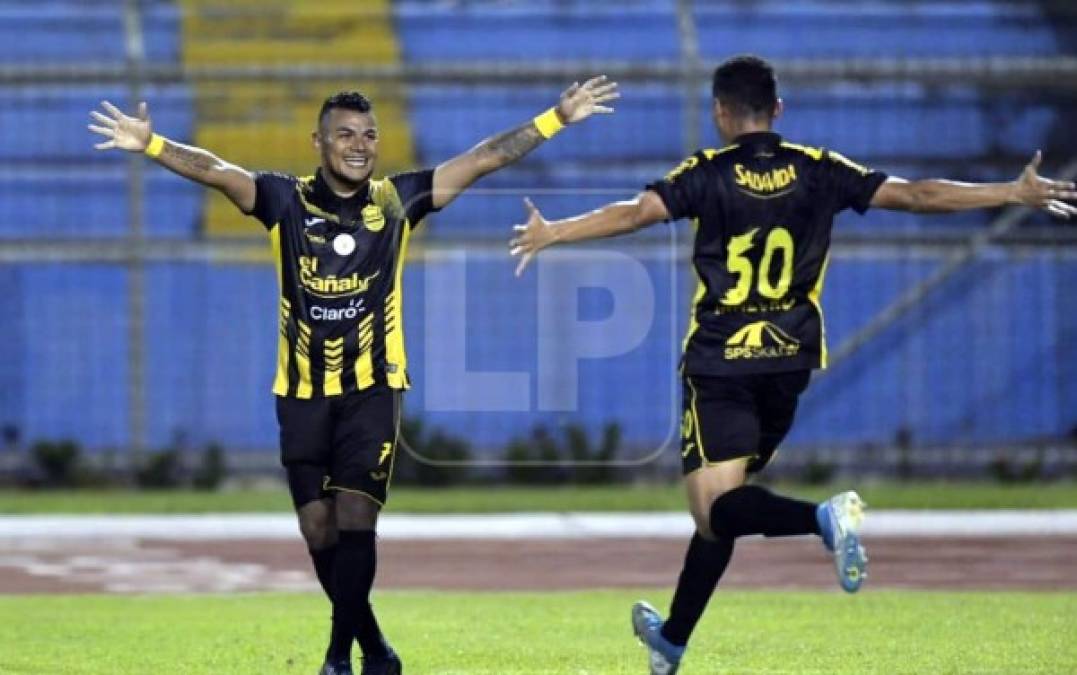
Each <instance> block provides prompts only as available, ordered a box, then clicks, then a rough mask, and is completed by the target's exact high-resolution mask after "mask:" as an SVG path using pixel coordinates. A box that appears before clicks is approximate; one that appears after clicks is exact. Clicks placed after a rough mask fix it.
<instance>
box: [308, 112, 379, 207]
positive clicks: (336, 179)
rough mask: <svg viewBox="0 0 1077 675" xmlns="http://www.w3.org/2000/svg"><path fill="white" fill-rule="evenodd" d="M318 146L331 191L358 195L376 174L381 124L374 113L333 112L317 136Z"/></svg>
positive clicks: (324, 119)
mask: <svg viewBox="0 0 1077 675" xmlns="http://www.w3.org/2000/svg"><path fill="white" fill-rule="evenodd" d="M314 146H315V147H316V148H317V149H318V152H319V153H320V155H321V166H322V171H323V173H324V174H326V180H327V181H328V182H329V183H330V187H332V188H333V189H334V190H343V191H344V192H354V191H355V190H357V189H359V187H360V186H361V185H362V184H363V182H365V181H367V180H369V179H370V176H371V174H372V173H373V172H374V164H375V161H376V160H377V158H378V122H377V120H376V119H375V118H374V114H373V113H372V112H365V113H364V112H358V111H356V110H349V109H347V108H330V109H329V110H327V111H326V112H325V115H323V116H322V119H321V123H320V124H319V128H318V131H316V132H314ZM334 183H336V185H334Z"/></svg>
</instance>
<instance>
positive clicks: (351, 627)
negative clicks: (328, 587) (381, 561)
mask: <svg viewBox="0 0 1077 675" xmlns="http://www.w3.org/2000/svg"><path fill="white" fill-rule="evenodd" d="M376 567H377V557H376V550H375V546H374V531H373V530H340V539H339V541H338V542H337V554H336V560H335V561H334V564H333V593H332V598H333V634H332V637H331V639H330V643H329V651H328V652H327V653H326V658H330V659H334V660H340V659H347V658H350V656H351V642H352V639H353V638H354V639H356V640H358V641H359V646H360V647H361V648H362V650H363V654H366V655H369V656H382V655H384V654H385V653H386V651H385V643H384V642H383V640H382V637H381V630H380V628H379V627H378V622H377V619H375V618H374V610H373V609H372V608H371V607H370V588H371V586H373V585H374V571H375V569H376Z"/></svg>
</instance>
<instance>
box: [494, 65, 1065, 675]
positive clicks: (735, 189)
mask: <svg viewBox="0 0 1077 675" xmlns="http://www.w3.org/2000/svg"><path fill="white" fill-rule="evenodd" d="M713 97H714V103H713V116H714V122H715V124H716V125H717V127H718V131H719V133H720V135H721V137H722V140H723V142H724V143H725V144H726V145H725V147H722V148H721V149H718V150H713V149H706V150H700V151H699V152H696V153H695V154H693V155H692V156H691V157H689V158H688V159H686V160H685V161H684V162H682V163H681V164H680V166H678V167H677V168H675V169H674V170H673V171H672V172H670V173H669V175H667V176H666V177H665V178H664V179H662V180H659V181H656V182H654V183H651V184H650V185H648V186H647V187H646V189H645V190H644V191H643V192H641V193H640V194H638V195H637V196H636V197H635V198H634V199H631V200H629V201H624V202H617V203H613V204H609V205H607V206H604V207H602V208H600V209H598V210H596V211H593V212H591V213H588V214H586V215H580V216H577V217H572V218H567V219H564V220H559V221H554V222H547V221H546V220H545V219H544V218H543V217H542V215H541V214H540V213H539V211H538V210H537V209H536V208H535V207H534V205H532V204H531V202H530V201H527V202H526V206H527V209H528V211H529V218H528V221H527V223H526V225H519V226H517V227H516V231H517V234H516V236H515V238H514V239H513V240H512V241H511V242H510V247H511V248H510V251H511V253H512V255H514V256H521V259H520V262H519V265H518V266H517V270H516V272H517V274H518V275H519V274H520V273H521V272H522V271H523V270H524V268H525V267H526V265H527V264H528V263H529V262H530V260H531V259H532V258H533V256H534V255H535V254H536V253H538V252H539V251H540V250H542V249H544V248H547V247H549V246H552V245H554V244H563V243H568V242H575V241H582V240H585V239H594V238H597V237H609V236H615V235H619V234H625V233H628V232H632V231H634V230H638V229H640V228H642V227H645V226H647V225H651V224H653V223H657V222H659V221H670V220H678V219H681V218H691V219H693V220H694V221H695V224H696V234H695V244H694V248H693V254H692V264H693V266H694V268H695V271H696V273H697V274H698V277H699V287H698V290H697V292H696V294H695V298H694V301H693V307H692V312H691V320H690V325H689V328H688V335H687V337H686V338H685V342H684V354H683V358H682V361H681V376H682V379H683V423H682V428H681V432H682V433H681V459H682V469H683V472H684V476H685V483H686V488H687V494H688V506H689V510H690V511H691V514H692V517H693V519H694V521H695V525H696V533H695V535H694V536H693V537H692V540H691V542H690V543H689V545H688V552H687V555H686V558H685V561H684V567H683V569H682V571H681V574H680V578H679V581H678V583H677V588H676V591H675V593H674V596H673V601H672V605H671V607H670V615H669V619H668V620H667V621H665V622H663V621H662V618H661V617H660V615H659V614H658V612H657V611H655V609H654V608H653V607H651V606H650V605H648V604H647V603H645V602H640V603H637V604H636V605H635V606H634V607H633V608H632V625H633V629H634V631H635V633H636V635H637V636H638V637H639V639H640V640H641V642H642V643H643V644H644V645H645V646H646V648H647V650H648V655H649V659H650V668H651V673H652V674H655V675H659V674H661V675H666V674H669V673H674V672H676V671H677V668H678V664H679V663H680V661H681V658H682V656H683V655H684V651H685V645H687V643H688V638H689V636H690V635H691V633H692V630H693V628H694V627H695V625H696V623H697V622H698V621H699V619H700V617H701V616H702V614H703V611H704V609H705V607H706V605H707V602H708V601H709V599H710V596H711V594H712V592H713V591H714V588H715V586H716V584H717V583H718V580H719V579H720V578H721V576H722V573H723V571H724V570H725V568H726V565H727V564H728V563H729V560H730V557H731V556H732V553H733V545H734V541H735V540H736V538H737V537H741V536H744V535H752V534H762V535H765V536H768V537H778V536H790V535H806V534H814V535H817V536H819V537H821V539H822V542H823V545H824V546H825V547H826V548H827V549H829V550H831V551H833V553H834V562H835V566H836V570H837V575H838V580H839V582H840V584H841V587H842V588H843V589H845V590H846V591H848V592H850V593H852V592H855V591H856V590H857V589H858V588H859V587H860V585H861V583H863V581H864V578H865V573H866V567H867V558H866V556H865V555H864V550H863V548H862V546H861V544H860V539H859V535H858V528H859V525H860V522H861V517H862V509H863V507H864V504H863V503H862V502H861V500H860V498H859V497H858V496H857V494H856V493H855V492H845V493H842V494H839V495H836V496H834V497H832V498H830V499H829V500H827V501H825V502H823V503H822V504H813V503H810V502H806V501H800V500H796V499H790V498H788V497H783V496H779V495H777V494H774V493H772V492H770V491H768V490H766V489H765V488H763V487H760V486H758V485H747V484H746V479H747V477H748V475H749V474H752V473H754V472H756V471H759V470H760V469H762V468H763V467H764V466H765V465H766V464H767V462H768V461H769V460H770V458H771V456H772V455H773V454H774V451H775V450H776V448H777V447H778V445H779V443H780V442H781V441H782V439H783V438H784V437H785V435H786V432H788V431H789V428H790V425H791V424H792V422H793V415H794V413H795V412H796V407H797V399H798V397H799V396H800V394H801V393H802V392H803V391H804V389H805V387H807V385H808V380H809V378H810V373H811V370H812V369H814V368H822V367H825V366H826V347H825V344H824V336H823V317H822V311H821V309H820V306H819V296H820V293H821V291H822V286H823V276H824V273H825V271H826V263H827V256H828V250H829V247H830V231H831V226H832V224H833V220H834V216H835V215H836V214H837V213H838V212H840V211H843V210H845V209H848V208H852V209H855V210H856V211H857V212H859V213H864V212H865V211H867V209H868V208H869V207H873V206H874V207H879V208H884V209H895V210H901V211H913V212H918V213H924V212H947V211H961V210H965V209H978V208H991V207H998V206H1003V205H1006V204H1024V205H1027V206H1032V207H1036V208H1042V209H1045V210H1046V211H1048V212H1049V213H1051V214H1053V215H1056V216H1060V217H1069V216H1071V215H1074V214H1077V208H1074V207H1073V206H1072V205H1070V204H1067V203H1065V201H1064V200H1073V199H1075V198H1077V192H1074V185H1073V184H1072V183H1063V182H1057V181H1052V180H1047V179H1044V178H1040V177H1039V176H1038V175H1037V173H1036V170H1037V168H1038V166H1039V163H1040V153H1038V152H1037V153H1036V155H1035V157H1034V158H1033V159H1032V161H1031V162H1030V163H1029V165H1028V166H1026V167H1025V169H1024V171H1023V172H1022V173H1021V175H1020V176H1019V177H1018V178H1017V179H1016V180H1014V181H1013V182H1010V183H992V184H968V183H956V182H951V181H946V180H919V181H912V182H909V181H905V180H902V179H900V178H894V177H887V176H886V174H884V173H882V172H879V171H873V170H871V169H868V168H865V167H863V166H860V165H859V164H856V163H854V162H852V161H850V160H848V159H846V158H845V157H842V156H841V155H839V154H838V153H836V152H832V151H828V150H823V149H819V148H812V147H807V146H803V145H797V144H795V143H790V142H787V141H785V140H783V139H782V137H781V136H779V135H778V134H776V133H774V132H773V131H771V128H772V126H773V123H774V120H775V119H776V118H777V117H778V116H779V115H780V114H781V112H782V102H781V100H780V99H779V98H778V93H777V81H776V78H775V74H774V70H773V69H772V67H771V66H770V65H769V64H768V63H767V62H766V61H764V60H762V59H760V58H757V57H754V56H739V57H735V58H732V59H730V60H728V61H726V62H725V63H723V64H721V65H720V66H719V67H718V68H717V69H716V70H715V72H714V79H713Z"/></svg>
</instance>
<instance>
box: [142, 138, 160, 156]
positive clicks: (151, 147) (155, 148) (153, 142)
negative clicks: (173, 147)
mask: <svg viewBox="0 0 1077 675" xmlns="http://www.w3.org/2000/svg"><path fill="white" fill-rule="evenodd" d="M164 149H165V137H164V136H161V135H159V134H154V135H152V136H150V142H149V143H147V144H146V149H145V150H143V151H142V152H145V153H146V154H147V155H149V156H150V157H154V158H156V157H157V156H158V155H160V154H161V151H162V150H164Z"/></svg>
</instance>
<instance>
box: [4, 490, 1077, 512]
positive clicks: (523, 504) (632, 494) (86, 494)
mask: <svg viewBox="0 0 1077 675" xmlns="http://www.w3.org/2000/svg"><path fill="white" fill-rule="evenodd" d="M850 486H853V485H851V484H844V483H843V484H836V485H832V486H805V485H781V486H778V487H777V488H776V489H778V490H781V491H783V492H784V493H786V494H790V495H795V496H798V497H802V498H805V499H813V500H821V499H823V498H824V497H826V496H829V495H830V494H833V493H834V492H837V491H839V490H844V489H848V488H849V487H850ZM854 487H856V488H857V489H858V490H859V491H860V494H861V495H863V497H864V498H865V499H866V500H867V502H868V504H869V505H870V506H871V507H872V508H874V509H996V508H1011V509H1063V508H1066V509H1072V508H1077V483H1073V482H1064V483H1049V484H1023V485H1000V484H994V483H908V484H905V483H876V484H872V483H866V484H861V485H855V486H854ZM290 509H291V501H290V500H289V498H288V495H287V493H286V492H285V491H284V490H283V489H279V490H233V491H223V492H193V491H189V490H177V491H141V492H132V491H119V490H116V491H94V490H65V491H17V490H0V513H8V514H17V513H238V512H274V511H280V512H286V511H289V510H290ZM683 509H684V493H683V488H682V487H681V486H680V485H677V484H672V485H653V486H597V487H596V486H579V487H569V488H560V487H494V486H489V485H475V486H470V487H461V488H451V489H436V488H416V487H397V488H394V489H393V490H392V493H391V497H390V501H389V507H388V510H389V511H390V512H396V513H507V512H520V511H680V510H683Z"/></svg>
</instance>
